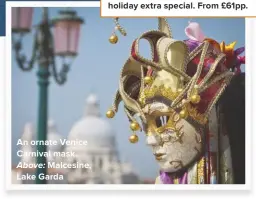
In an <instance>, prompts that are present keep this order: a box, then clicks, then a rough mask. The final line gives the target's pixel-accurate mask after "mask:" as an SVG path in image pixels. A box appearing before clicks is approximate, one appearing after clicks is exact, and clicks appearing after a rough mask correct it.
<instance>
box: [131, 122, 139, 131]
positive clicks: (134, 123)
mask: <svg viewBox="0 0 256 199" xmlns="http://www.w3.org/2000/svg"><path fill="white" fill-rule="evenodd" d="M130 128H131V130H132V131H138V130H140V125H139V124H138V122H132V123H131V124H130Z"/></svg>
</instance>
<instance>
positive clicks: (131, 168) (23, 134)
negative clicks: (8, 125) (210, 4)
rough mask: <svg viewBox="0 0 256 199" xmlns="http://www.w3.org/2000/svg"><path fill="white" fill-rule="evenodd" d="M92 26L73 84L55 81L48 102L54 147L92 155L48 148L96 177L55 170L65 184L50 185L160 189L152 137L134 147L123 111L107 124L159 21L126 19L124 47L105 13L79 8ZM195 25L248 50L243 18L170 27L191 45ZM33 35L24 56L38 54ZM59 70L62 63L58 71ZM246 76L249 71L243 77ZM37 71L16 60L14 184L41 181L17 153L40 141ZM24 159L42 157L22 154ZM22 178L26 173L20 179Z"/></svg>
mask: <svg viewBox="0 0 256 199" xmlns="http://www.w3.org/2000/svg"><path fill="white" fill-rule="evenodd" d="M59 10H60V9H59V8H49V17H50V18H53V17H55V16H57V15H58V11H59ZM74 10H75V11H76V12H77V15H78V16H80V17H81V18H82V19H83V20H84V21H85V23H84V24H83V25H82V26H81V32H80V39H79V45H78V56H77V57H76V59H75V60H74V62H73V63H72V66H71V68H70V72H69V74H68V79H67V82H66V83H65V84H64V85H63V86H59V85H57V84H56V83H55V82H54V80H53V79H52V78H50V85H49V96H48V139H51V140H59V139H60V138H66V139H69V140H75V139H80V140H87V141H88V145H87V146H85V147H82V148H81V147H77V148H72V149H70V148H68V147H63V146H61V145H60V144H58V145H57V146H54V147H49V148H48V149H49V150H51V151H68V150H72V151H76V153H77V154H79V156H78V157H79V158H78V159H72V158H64V159H61V158H60V159H58V158H57V159H49V160H48V161H55V162H63V161H67V162H78V161H80V162H88V163H90V165H91V167H92V169H91V170H90V171H88V170H86V169H69V170H63V169H49V171H48V172H49V173H62V174H64V176H65V178H64V180H63V181H55V180H53V181H50V182H48V183H56V184H59V183H70V184H78V183H79V184H81V183H82V184H84V183H93V184H138V183H143V184H147V183H154V181H155V177H156V176H157V175H158V172H159V170H158V165H157V163H156V162H155V159H154V156H153V155H152V154H151V150H150V148H148V147H147V146H146V144H145V135H144V134H143V133H142V132H141V133H139V142H138V143H136V144H131V143H130V142H129V140H128V139H129V136H130V135H131V131H130V129H129V122H128V119H127V117H126V115H125V113H124V112H123V110H122V106H120V110H119V112H118V113H117V114H116V116H115V118H114V119H112V120H107V119H106V118H105V112H106V111H107V110H108V108H109V107H110V106H111V105H112V103H113V100H114V95H115V92H116V90H117V88H118V81H119V75H120V70H121V67H122V66H123V64H124V63H125V61H126V60H127V58H128V56H129V53H130V47H131V44H132V42H133V40H134V39H135V38H137V37H138V36H140V35H141V34H142V33H143V32H146V31H148V30H153V29H157V19H156V18H147V19H135V18H134V19H131V18H130V19H120V24H121V25H122V26H123V27H124V28H125V29H126V31H127V36H126V37H123V36H119V41H118V43H117V44H115V45H113V44H110V43H109V41H108V38H109V37H110V36H111V34H112V32H113V30H114V27H115V24H114V23H113V20H112V19H104V18H100V10H99V8H74ZM41 15H42V8H34V12H33V20H32V23H33V24H38V23H39V22H40V20H41ZM188 21H195V22H198V23H199V24H200V25H201V28H202V30H203V32H204V33H205V35H206V36H207V37H210V38H214V39H215V40H217V41H219V42H221V41H225V42H226V43H231V42H233V41H237V45H236V47H242V46H244V45H245V20H244V19H242V18H232V19H231V18H230V19H228V18H225V19H224V18H216V19H211V18H205V19H204V18H200V19H199V18H192V19H189V18H180V19H174V18H170V19H168V22H169V24H170V26H171V28H172V33H173V36H174V38H175V39H180V40H184V39H187V38H186V35H185V33H184V29H185V27H186V26H187V25H188ZM33 33H34V32H33V31H32V34H28V35H26V36H25V37H24V39H23V45H24V49H23V50H24V53H25V54H26V55H27V56H30V55H31V54H32V44H33V39H34V37H33ZM141 50H142V52H143V53H142V54H143V55H144V56H146V57H149V56H150V48H149V46H148V45H146V44H145V45H144V44H143V45H142V46H141ZM59 63H60V62H59V61H57V65H60V64H59ZM243 70H244V69H243ZM37 71H38V67H37V65H35V68H34V69H33V70H32V72H29V73H26V72H23V71H21V70H20V69H19V67H18V66H17V62H16V60H15V56H14V54H13V56H12V165H13V175H14V177H13V183H33V182H31V181H23V182H22V181H17V180H16V174H17V172H22V173H24V172H27V173H34V170H33V169H32V170H31V169H17V168H16V165H17V164H18V163H19V162H20V161H23V162H35V159H33V158H31V157H24V158H23V159H20V158H19V157H18V156H17V151H18V150H19V149H20V147H19V146H17V141H18V139H20V138H22V139H26V140H33V139H35V136H36V127H37V119H38V107H39V106H40V104H38V103H39V99H38V84H37V81H38V77H37V75H36V73H37ZM22 150H23V151H33V150H35V149H34V148H33V147H32V146H23V147H22ZM21 170H23V171H21Z"/></svg>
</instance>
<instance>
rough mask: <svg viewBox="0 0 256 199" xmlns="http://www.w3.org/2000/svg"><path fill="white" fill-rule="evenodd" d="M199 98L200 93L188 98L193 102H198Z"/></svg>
mask: <svg viewBox="0 0 256 199" xmlns="http://www.w3.org/2000/svg"><path fill="white" fill-rule="evenodd" d="M200 100H201V97H200V95H192V96H191V98H190V101H191V102H192V103H193V104H198V103H199V102H200Z"/></svg>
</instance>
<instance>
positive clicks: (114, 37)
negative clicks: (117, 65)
mask: <svg viewBox="0 0 256 199" xmlns="http://www.w3.org/2000/svg"><path fill="white" fill-rule="evenodd" d="M109 42H110V43H111V44H116V43H117V42H118V37H117V36H116V35H111V36H110V37H109Z"/></svg>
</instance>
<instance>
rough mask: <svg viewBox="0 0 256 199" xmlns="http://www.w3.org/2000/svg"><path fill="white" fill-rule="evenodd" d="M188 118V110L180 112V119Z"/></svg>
mask: <svg viewBox="0 0 256 199" xmlns="http://www.w3.org/2000/svg"><path fill="white" fill-rule="evenodd" d="M187 116H188V112H187V110H185V109H183V110H181V111H180V117H181V118H186V117H187Z"/></svg>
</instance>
